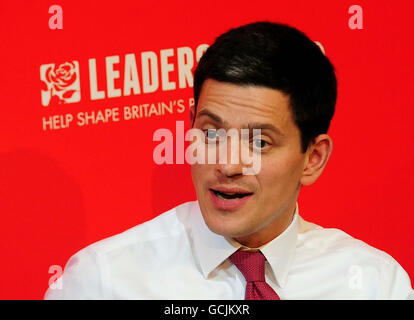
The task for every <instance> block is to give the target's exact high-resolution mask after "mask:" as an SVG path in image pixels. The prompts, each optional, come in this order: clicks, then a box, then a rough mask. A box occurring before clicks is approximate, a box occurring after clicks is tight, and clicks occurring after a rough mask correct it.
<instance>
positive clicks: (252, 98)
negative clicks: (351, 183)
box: [191, 22, 336, 246]
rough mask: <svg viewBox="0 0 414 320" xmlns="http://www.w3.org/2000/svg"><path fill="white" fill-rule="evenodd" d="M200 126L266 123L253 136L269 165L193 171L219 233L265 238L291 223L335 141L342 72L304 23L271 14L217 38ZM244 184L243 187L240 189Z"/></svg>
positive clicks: (200, 93) (204, 82)
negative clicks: (253, 170) (252, 170)
mask: <svg viewBox="0 0 414 320" xmlns="http://www.w3.org/2000/svg"><path fill="white" fill-rule="evenodd" d="M194 98H195V108H194V109H192V110H191V117H192V122H193V126H194V127H195V128H198V129H201V130H203V131H204V132H207V133H208V134H209V136H208V137H210V135H211V134H210V133H211V132H214V130H217V129H220V128H224V129H226V130H228V129H230V128H237V129H242V128H260V129H261V131H262V132H261V136H260V137H254V138H253V139H252V140H251V144H252V152H259V153H260V155H261V170H260V172H259V173H258V174H256V175H254V176H248V175H243V174H242V172H243V171H242V168H243V166H244V164H243V163H239V164H231V163H227V164H220V163H218V164H195V165H193V166H192V177H193V182H194V186H195V189H196V193H197V198H198V201H199V203H200V207H201V211H202V213H203V217H204V220H205V221H206V223H207V225H208V227H209V228H210V229H211V230H212V231H213V232H216V233H218V234H222V235H224V236H227V237H231V238H235V239H237V240H239V241H240V242H242V243H244V244H246V245H250V246H252V245H261V244H263V243H265V242H267V241H269V240H271V239H273V238H274V237H275V236H277V235H278V234H279V233H280V232H281V231H283V229H284V228H285V227H286V226H287V225H288V224H289V223H290V219H291V217H292V214H293V211H294V209H295V205H296V200H297V197H298V194H299V190H300V186H301V185H309V184H311V183H313V182H314V181H316V179H317V178H318V177H319V176H320V174H321V173H322V171H323V168H324V167H325V165H326V162H327V160H328V158H329V156H330V153H331V150H332V141H331V139H330V138H329V136H327V135H326V133H327V130H328V128H329V125H330V121H331V118H332V116H333V114H334V109H335V102H336V77H335V73H334V69H333V66H332V65H331V63H330V62H329V60H328V59H327V58H326V57H325V56H324V54H323V53H322V52H321V50H320V48H319V47H318V46H317V45H316V44H315V43H314V42H313V41H311V40H310V39H308V38H307V37H306V36H305V35H304V34H303V33H301V32H300V31H298V30H296V29H294V28H291V27H289V26H286V25H281V24H274V23H270V22H260V23H253V24H249V25H246V26H242V27H239V28H236V29H232V30H230V31H228V32H227V33H225V34H223V35H221V36H220V37H218V38H217V39H216V41H215V42H214V44H213V45H212V46H210V47H209V48H208V49H207V51H206V52H205V54H204V55H203V56H202V58H201V59H200V61H199V64H198V66H197V69H196V71H195V75H194ZM232 193H236V194H232Z"/></svg>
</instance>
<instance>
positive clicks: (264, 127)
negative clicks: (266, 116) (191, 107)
mask: <svg viewBox="0 0 414 320" xmlns="http://www.w3.org/2000/svg"><path fill="white" fill-rule="evenodd" d="M202 116H205V117H209V118H211V119H212V120H214V121H215V122H217V123H219V124H220V125H222V126H223V127H227V126H228V122H227V121H225V120H223V119H222V118H220V117H219V116H218V115H216V114H215V113H213V112H211V111H209V110H207V109H203V110H201V111H200V112H197V116H196V118H199V117H202ZM242 128H247V129H249V130H250V131H252V130H253V129H262V130H271V131H273V132H274V133H276V134H277V135H280V136H282V137H283V136H284V134H283V132H282V131H281V130H280V129H278V128H277V127H275V126H274V125H273V124H270V123H260V122H251V123H248V124H247V125H245V126H242Z"/></svg>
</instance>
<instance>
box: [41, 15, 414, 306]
mask: <svg viewBox="0 0 414 320" xmlns="http://www.w3.org/2000/svg"><path fill="white" fill-rule="evenodd" d="M194 96H195V102H196V103H195V105H196V107H195V108H194V109H192V110H191V113H190V116H191V121H192V124H193V128H197V129H199V130H202V132H203V133H204V134H205V143H206V145H208V148H207V149H209V150H211V148H215V147H216V143H217V141H218V140H219V138H218V132H219V130H220V129H225V130H230V129H238V130H239V129H246V128H247V129H249V130H250V131H253V129H260V135H259V136H257V135H256V136H253V137H252V138H251V140H249V143H250V145H249V146H250V148H251V150H250V151H251V152H252V153H256V154H260V160H261V166H260V170H259V172H256V173H255V174H244V171H243V168H245V167H247V166H248V165H247V164H246V163H244V162H243V161H236V162H231V161H225V162H217V163H205V164H203V163H195V164H193V165H192V167H191V173H192V179H193V183H194V187H195V190H196V193H197V199H198V201H195V202H188V203H185V204H182V205H180V206H178V207H176V208H174V209H172V210H170V211H168V212H166V213H163V214H161V215H160V216H158V217H156V218H155V219H153V220H151V221H148V222H146V223H144V224H142V225H138V226H136V227H134V228H132V229H129V230H127V231H125V232H123V233H121V234H119V235H116V236H114V237H110V238H108V239H104V240H102V241H100V242H97V243H95V244H92V245H90V246H88V247H87V248H85V249H83V250H81V251H80V252H78V253H77V254H76V255H74V256H73V257H72V258H71V259H70V260H69V262H68V264H67V266H66V268H65V272H64V274H63V277H62V280H61V281H62V289H60V290H58V289H49V290H48V291H47V292H46V295H45V298H46V299H276V300H277V299H407V298H410V297H412V296H413V291H412V288H411V284H410V279H409V277H408V275H407V273H406V272H405V271H404V270H403V268H402V267H401V266H400V265H399V264H398V263H397V262H396V261H395V260H394V259H393V258H392V257H391V256H389V255H388V254H386V253H385V252H383V251H380V250H378V249H375V248H373V247H371V246H369V245H367V244H365V243H364V242H362V241H359V240H356V239H354V238H352V237H351V236H349V235H347V234H346V233H344V232H342V231H340V230H338V229H325V228H323V227H321V226H318V225H315V224H313V223H309V222H306V221H304V220H303V219H302V218H301V217H300V215H299V206H298V204H297V198H298V196H299V191H300V189H301V186H302V185H305V186H307V185H311V184H312V183H313V182H315V181H316V180H317V179H318V177H319V176H320V175H321V174H322V171H323V170H324V168H325V166H326V164H327V161H328V159H329V156H330V154H331V152H332V140H331V138H330V137H329V136H328V135H327V131H328V128H329V125H330V121H331V118H332V116H333V114H334V108H335V103H336V77H335V73H334V68H333V66H332V65H331V63H330V61H329V60H328V58H327V57H325V56H324V54H323V53H322V52H321V50H320V49H319V47H318V46H317V45H316V44H315V43H314V42H312V41H311V40H309V39H308V38H307V37H306V36H305V35H304V34H303V33H302V32H300V31H298V30H296V29H294V28H291V27H289V26H286V25H282V24H275V23H270V22H260V23H253V24H249V25H246V26H242V27H239V28H235V29H232V30H230V31H228V32H227V33H225V34H223V35H221V36H220V37H218V38H217V39H216V41H215V42H214V44H213V45H212V46H211V47H210V48H209V49H208V50H207V51H206V53H205V54H204V55H203V57H202V58H201V60H200V62H199V65H198V66H197V69H196V71H195V76H194ZM226 139H227V137H226ZM325 196H326V195H325Z"/></svg>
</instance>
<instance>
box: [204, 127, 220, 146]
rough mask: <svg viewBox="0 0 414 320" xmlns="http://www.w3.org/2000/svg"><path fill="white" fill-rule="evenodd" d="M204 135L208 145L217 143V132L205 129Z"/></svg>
mask: <svg viewBox="0 0 414 320" xmlns="http://www.w3.org/2000/svg"><path fill="white" fill-rule="evenodd" d="M204 135H205V136H206V140H207V142H209V143H215V142H217V140H218V138H219V136H218V134H217V130H214V129H207V130H204Z"/></svg>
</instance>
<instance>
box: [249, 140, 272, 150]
mask: <svg viewBox="0 0 414 320" xmlns="http://www.w3.org/2000/svg"><path fill="white" fill-rule="evenodd" d="M268 145H269V143H268V142H267V141H265V140H262V139H254V140H253V147H254V148H256V149H263V148H265V147H267V146H268Z"/></svg>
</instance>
